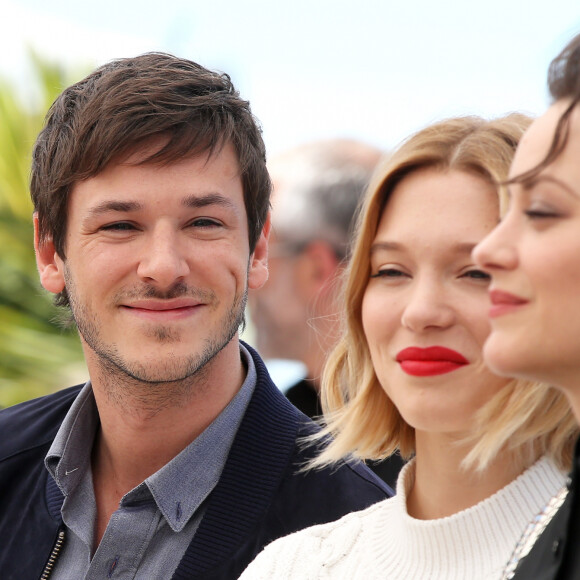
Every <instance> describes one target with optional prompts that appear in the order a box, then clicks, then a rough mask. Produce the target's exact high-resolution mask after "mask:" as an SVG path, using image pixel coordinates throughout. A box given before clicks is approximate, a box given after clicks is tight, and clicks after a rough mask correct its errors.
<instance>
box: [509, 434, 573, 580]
mask: <svg viewBox="0 0 580 580" xmlns="http://www.w3.org/2000/svg"><path fill="white" fill-rule="evenodd" d="M567 486H568V490H569V491H568V495H567V496H566V499H565V501H564V503H563V504H562V505H561V507H560V509H559V510H558V511H557V512H556V514H555V515H554V517H553V518H552V520H551V521H550V523H549V524H548V526H547V527H546V529H545V530H544V531H543V532H542V534H541V535H540V537H539V538H538V539H537V540H536V543H535V544H534V545H533V547H532V549H531V551H530V553H529V554H528V555H527V556H526V557H525V558H524V559H523V560H522V561H521V562H520V563H519V565H518V567H517V568H516V572H515V575H514V577H513V578H514V580H532V579H533V580H580V495H579V493H578V491H579V490H578V486H580V440H579V441H578V442H577V443H576V451H575V453H574V464H573V468H572V475H571V477H569V478H568V481H567Z"/></svg>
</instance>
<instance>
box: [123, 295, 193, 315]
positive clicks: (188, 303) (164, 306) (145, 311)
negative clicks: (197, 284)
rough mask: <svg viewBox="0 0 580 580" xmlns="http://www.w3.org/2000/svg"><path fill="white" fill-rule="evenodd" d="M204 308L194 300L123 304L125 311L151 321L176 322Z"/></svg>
mask: <svg viewBox="0 0 580 580" xmlns="http://www.w3.org/2000/svg"><path fill="white" fill-rule="evenodd" d="M200 306H203V304H202V303H200V302H199V301H198V300H195V299H192V298H176V299H172V300H150V299H148V300H136V301H134V302H130V303H128V304H121V307H122V308H123V309H126V310H127V311H129V312H131V313H132V314H135V315H137V316H140V317H142V318H147V319H151V320H157V321H160V320H175V319H180V318H185V317H187V316H190V315H191V314H192V313H193V312H194V311H195V310H196V309H197V308H198V307H200Z"/></svg>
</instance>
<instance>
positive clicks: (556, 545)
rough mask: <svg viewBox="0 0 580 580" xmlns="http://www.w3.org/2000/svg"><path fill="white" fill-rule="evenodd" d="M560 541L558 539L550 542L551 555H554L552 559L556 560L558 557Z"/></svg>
mask: <svg viewBox="0 0 580 580" xmlns="http://www.w3.org/2000/svg"><path fill="white" fill-rule="evenodd" d="M561 543H562V542H561V540H560V539H559V538H558V539H557V540H554V541H553V542H552V554H553V555H554V558H557V557H558V556H559V555H560V545H561Z"/></svg>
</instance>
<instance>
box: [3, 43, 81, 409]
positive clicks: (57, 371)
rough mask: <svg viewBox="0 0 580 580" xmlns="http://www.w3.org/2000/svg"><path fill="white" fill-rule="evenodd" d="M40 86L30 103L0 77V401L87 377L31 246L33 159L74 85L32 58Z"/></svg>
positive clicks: (8, 402) (59, 71)
mask: <svg viewBox="0 0 580 580" xmlns="http://www.w3.org/2000/svg"><path fill="white" fill-rule="evenodd" d="M31 61H32V64H33V69H34V71H35V75H36V80H37V84H38V87H37V88H38V89H39V91H40V92H39V98H38V99H37V103H36V105H35V106H32V107H26V106H25V105H24V104H23V102H22V99H20V98H19V97H18V93H17V91H16V88H15V87H14V86H13V85H11V84H10V83H9V82H7V81H5V80H1V79H0V406H7V405H11V404H14V403H17V402H20V401H23V400H25V399H29V398H31V397H35V396H40V395H42V394H45V393H47V392H50V391H53V390H55V389H58V388H60V387H64V386H68V385H69V384H72V382H74V381H75V380H78V377H79V376H80V377H82V378H81V379H80V380H83V379H84V378H85V377H86V373H85V372H84V371H83V363H82V352H81V349H80V345H79V341H78V337H77V336H76V332H72V331H64V330H62V329H61V328H60V327H59V326H58V325H57V324H56V323H55V322H54V320H55V318H56V316H57V311H56V309H55V307H54V306H53V305H52V298H51V296H49V295H48V294H47V293H46V292H45V291H44V290H43V289H42V288H41V286H40V284H39V281H38V274H37V271H36V264H35V259H34V250H33V230H32V203H31V201H30V196H29V192H28V179H29V172H30V156H31V151H32V146H33V144H34V140H35V139H36V136H37V134H38V132H39V131H40V129H41V128H42V122H43V118H44V115H45V113H46V111H47V109H48V107H49V106H50V103H52V101H53V100H54V99H55V97H56V96H57V95H58V93H59V92H60V91H61V90H62V89H63V88H64V87H65V86H66V85H67V84H69V82H68V79H66V78H65V73H64V71H63V70H62V69H61V68H60V67H58V66H56V65H52V64H48V63H46V62H43V61H42V60H41V59H39V58H38V57H37V56H35V55H31Z"/></svg>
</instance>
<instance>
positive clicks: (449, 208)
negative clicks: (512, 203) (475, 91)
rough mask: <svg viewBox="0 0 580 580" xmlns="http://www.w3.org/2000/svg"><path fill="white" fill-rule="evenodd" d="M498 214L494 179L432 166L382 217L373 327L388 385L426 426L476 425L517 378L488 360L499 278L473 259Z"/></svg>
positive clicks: (372, 292) (367, 299)
mask: <svg viewBox="0 0 580 580" xmlns="http://www.w3.org/2000/svg"><path fill="white" fill-rule="evenodd" d="M498 216H499V201H498V196H497V193H496V191H495V189H494V187H493V186H491V185H490V184H489V183H487V182H486V181H485V180H483V179H481V178H479V177H476V176H474V175H471V174H468V173H464V172H461V171H455V170H453V171H449V172H441V171H439V170H435V169H422V170H418V171H415V172H413V173H411V174H410V175H408V176H407V177H405V178H404V179H403V180H402V181H401V182H400V183H399V184H398V185H397V186H396V187H395V189H394V191H393V192H392V194H391V197H390V199H389V201H388V203H387V206H386V208H385V210H384V212H383V215H382V217H381V220H380V222H379V226H378V230H377V234H376V236H375V239H374V242H373V244H372V247H371V254H370V264H371V276H370V279H369V281H368V286H367V289H366V291H365V295H364V298H363V304H362V320H363V328H364V332H365V336H366V339H367V341H368V345H369V349H370V353H371V358H372V362H373V366H374V368H375V372H376V375H377V377H378V379H379V381H380V383H381V385H382V386H383V388H384V390H385V392H386V393H387V395H388V396H389V398H390V399H391V400H392V401H393V403H394V404H395V406H396V407H397V409H398V410H399V412H400V413H401V415H402V417H403V418H404V419H405V421H406V422H407V423H408V424H409V425H411V426H412V427H414V428H415V429H417V430H420V431H426V432H429V431H434V432H435V431H436V432H447V433H456V432H465V431H467V430H468V429H469V428H470V426H471V425H472V421H473V415H474V413H475V412H476V411H477V410H478V409H479V408H481V406H482V405H484V404H485V403H486V402H487V401H488V400H489V399H490V398H491V397H492V396H493V395H494V394H495V393H496V392H497V391H498V390H499V389H500V388H501V387H502V386H503V385H505V384H506V382H507V379H504V378H500V377H497V376H495V375H493V374H492V373H491V371H490V370H488V368H487V367H486V365H485V364H484V362H483V355H482V348H483V344H484V342H485V340H486V338H487V336H488V334H489V331H490V326H489V321H488V318H487V313H488V310H489V298H488V293H487V287H488V284H489V276H488V274H486V273H485V272H484V271H482V270H481V269H480V268H479V267H478V266H476V265H475V263H474V262H473V260H472V258H471V251H472V250H473V248H474V247H475V245H476V244H477V243H479V242H480V241H481V240H482V239H483V238H484V237H485V236H486V235H487V234H488V233H489V232H490V231H491V230H492V228H493V227H494V226H495V225H496V224H497V221H498Z"/></svg>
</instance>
